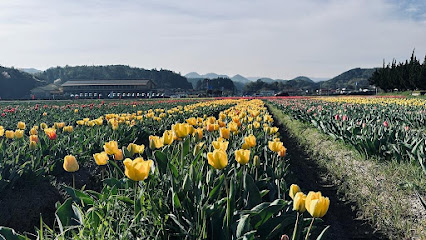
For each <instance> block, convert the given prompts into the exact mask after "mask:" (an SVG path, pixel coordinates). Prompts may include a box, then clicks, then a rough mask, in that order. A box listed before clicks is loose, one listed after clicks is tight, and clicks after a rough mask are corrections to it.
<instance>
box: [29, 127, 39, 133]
mask: <svg viewBox="0 0 426 240" xmlns="http://www.w3.org/2000/svg"><path fill="white" fill-rule="evenodd" d="M30 134H31V135H37V134H38V131H37V129H36V128H34V127H33V128H31V130H30Z"/></svg>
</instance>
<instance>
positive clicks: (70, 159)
mask: <svg viewBox="0 0 426 240" xmlns="http://www.w3.org/2000/svg"><path fill="white" fill-rule="evenodd" d="M63 167H64V170H65V171H67V172H76V171H78V169H79V168H80V167H79V165H78V162H77V159H75V157H74V156H73V155H67V156H65V158H64V165H63Z"/></svg>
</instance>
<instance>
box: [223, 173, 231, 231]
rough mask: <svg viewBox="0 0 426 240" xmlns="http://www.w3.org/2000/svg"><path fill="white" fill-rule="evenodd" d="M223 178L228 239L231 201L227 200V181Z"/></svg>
mask: <svg viewBox="0 0 426 240" xmlns="http://www.w3.org/2000/svg"><path fill="white" fill-rule="evenodd" d="M224 176H225V179H224V180H225V190H226V237H228V238H229V220H230V218H231V212H230V210H231V201H230V198H229V189H228V179H227V178H226V174H225V175H224Z"/></svg>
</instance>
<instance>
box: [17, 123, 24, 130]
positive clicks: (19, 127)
mask: <svg viewBox="0 0 426 240" xmlns="http://www.w3.org/2000/svg"><path fill="white" fill-rule="evenodd" d="M18 129H21V130H24V129H25V123H24V122H18Z"/></svg>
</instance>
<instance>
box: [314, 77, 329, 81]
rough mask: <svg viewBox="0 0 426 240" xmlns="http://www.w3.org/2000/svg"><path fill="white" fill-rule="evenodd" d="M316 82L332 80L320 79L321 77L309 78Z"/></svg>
mask: <svg viewBox="0 0 426 240" xmlns="http://www.w3.org/2000/svg"><path fill="white" fill-rule="evenodd" d="M309 78H310V79H311V80H312V81H314V82H324V81H327V80H330V78H319V77H309Z"/></svg>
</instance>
